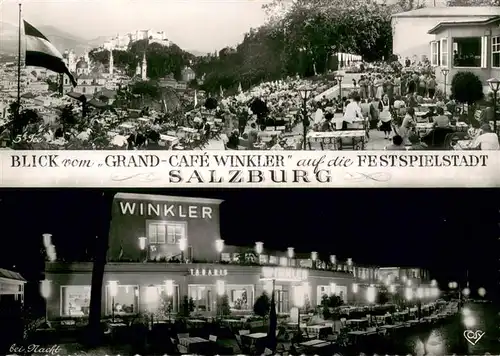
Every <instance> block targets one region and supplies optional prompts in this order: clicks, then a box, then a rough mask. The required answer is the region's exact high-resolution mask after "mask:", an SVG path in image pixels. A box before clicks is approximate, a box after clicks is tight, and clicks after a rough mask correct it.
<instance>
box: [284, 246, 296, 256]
mask: <svg viewBox="0 0 500 356" xmlns="http://www.w3.org/2000/svg"><path fill="white" fill-rule="evenodd" d="M286 251H287V254H288V258H293V256H294V255H295V250H294V248H293V247H289V248H287V250H286Z"/></svg>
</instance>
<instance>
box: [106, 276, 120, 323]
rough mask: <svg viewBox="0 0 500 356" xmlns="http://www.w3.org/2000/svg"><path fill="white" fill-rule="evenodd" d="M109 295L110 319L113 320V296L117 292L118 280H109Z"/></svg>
mask: <svg viewBox="0 0 500 356" xmlns="http://www.w3.org/2000/svg"><path fill="white" fill-rule="evenodd" d="M108 287H109V295H110V296H111V320H112V322H113V323H114V322H115V297H116V295H117V294H118V282H117V281H109V282H108Z"/></svg>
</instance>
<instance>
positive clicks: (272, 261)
mask: <svg viewBox="0 0 500 356" xmlns="http://www.w3.org/2000/svg"><path fill="white" fill-rule="evenodd" d="M269 263H270V264H272V265H277V264H278V257H276V256H269Z"/></svg>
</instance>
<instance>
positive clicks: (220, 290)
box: [215, 280, 226, 296]
mask: <svg viewBox="0 0 500 356" xmlns="http://www.w3.org/2000/svg"><path fill="white" fill-rule="evenodd" d="M215 287H216V289H217V295H218V296H222V295H224V293H225V292H226V283H225V282H224V281H222V280H218V281H217V282H216V283H215Z"/></svg>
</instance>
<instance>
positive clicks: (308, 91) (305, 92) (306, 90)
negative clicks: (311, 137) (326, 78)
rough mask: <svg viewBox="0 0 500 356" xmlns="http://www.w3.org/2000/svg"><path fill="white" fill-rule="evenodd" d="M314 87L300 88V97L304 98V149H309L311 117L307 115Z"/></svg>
mask: <svg viewBox="0 0 500 356" xmlns="http://www.w3.org/2000/svg"><path fill="white" fill-rule="evenodd" d="M312 91H313V90H312V89H311V88H309V87H302V88H300V89H299V94H300V97H301V98H302V117H303V119H302V127H303V130H304V150H306V149H307V128H308V127H309V124H310V122H309V117H308V116H307V100H309V97H310V96H311V93H312Z"/></svg>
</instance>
